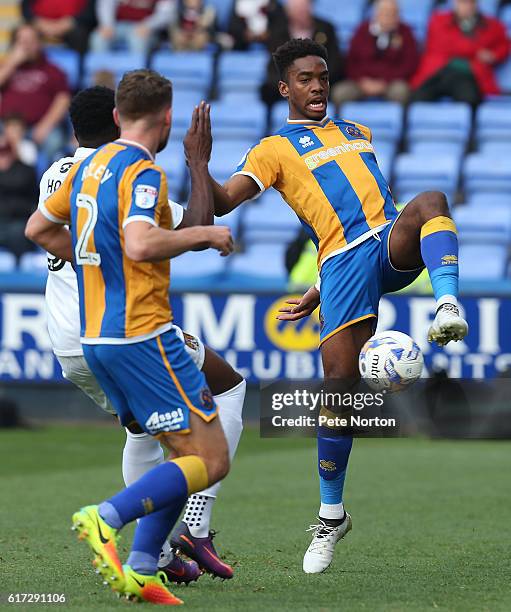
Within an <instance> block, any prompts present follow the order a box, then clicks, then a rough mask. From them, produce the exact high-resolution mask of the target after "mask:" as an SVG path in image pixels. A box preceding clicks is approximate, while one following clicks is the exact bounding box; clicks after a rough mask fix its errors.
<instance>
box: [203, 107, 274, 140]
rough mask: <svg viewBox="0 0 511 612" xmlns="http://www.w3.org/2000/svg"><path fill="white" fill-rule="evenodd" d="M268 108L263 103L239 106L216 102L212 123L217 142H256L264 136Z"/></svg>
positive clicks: (212, 111)
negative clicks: (223, 140) (244, 140)
mask: <svg viewBox="0 0 511 612" xmlns="http://www.w3.org/2000/svg"><path fill="white" fill-rule="evenodd" d="M266 114H267V111H266V106H265V105H264V104H263V103H262V102H258V103H257V104H255V103H254V104H252V105H251V106H239V105H238V104H236V103H234V104H232V103H229V102H222V101H220V102H215V103H213V105H212V108H211V121H212V124H213V134H214V136H215V140H218V139H237V140H239V139H243V138H245V139H250V140H253V141H254V144H255V142H257V141H258V140H259V138H261V137H262V136H263V134H264V130H265V127H266Z"/></svg>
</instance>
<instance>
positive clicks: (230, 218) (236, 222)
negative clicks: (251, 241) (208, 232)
mask: <svg viewBox="0 0 511 612" xmlns="http://www.w3.org/2000/svg"><path fill="white" fill-rule="evenodd" d="M243 210H244V208H243V206H238V208H235V209H234V210H233V211H232V212H230V213H229V214H228V215H225V216H223V217H217V218H216V219H215V225H225V226H227V227H229V228H230V229H231V233H232V236H233V238H234V240H235V242H237V241H239V240H240V239H241V228H240V219H241V217H242V214H243Z"/></svg>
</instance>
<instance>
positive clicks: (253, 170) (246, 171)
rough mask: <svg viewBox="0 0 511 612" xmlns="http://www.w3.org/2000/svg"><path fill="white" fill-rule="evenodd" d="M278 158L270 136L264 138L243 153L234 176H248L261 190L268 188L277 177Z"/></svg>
mask: <svg viewBox="0 0 511 612" xmlns="http://www.w3.org/2000/svg"><path fill="white" fill-rule="evenodd" d="M278 171H279V158H278V155H277V152H276V150H275V147H274V146H273V144H272V143H271V142H270V138H264V139H263V140H261V142H260V143H259V144H257V145H255V147H252V148H251V149H249V150H248V151H247V153H246V154H245V155H244V157H243V158H242V160H241V161H240V163H239V164H238V167H237V168H236V171H235V172H234V176H236V175H237V174H242V175H244V176H249V177H250V178H252V179H253V180H254V181H255V182H256V183H257V186H258V187H259V189H260V190H261V191H265V190H266V189H269V188H270V187H271V186H272V185H273V184H274V183H275V182H276V181H277V178H278Z"/></svg>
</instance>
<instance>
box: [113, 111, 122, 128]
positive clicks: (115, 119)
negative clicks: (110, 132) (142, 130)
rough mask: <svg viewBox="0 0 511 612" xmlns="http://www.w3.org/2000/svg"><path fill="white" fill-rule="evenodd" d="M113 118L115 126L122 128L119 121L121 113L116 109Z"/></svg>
mask: <svg viewBox="0 0 511 612" xmlns="http://www.w3.org/2000/svg"><path fill="white" fill-rule="evenodd" d="M113 116H114V122H115V125H116V126H117V127H121V123H120V121H119V111H118V110H117V108H114V110H113Z"/></svg>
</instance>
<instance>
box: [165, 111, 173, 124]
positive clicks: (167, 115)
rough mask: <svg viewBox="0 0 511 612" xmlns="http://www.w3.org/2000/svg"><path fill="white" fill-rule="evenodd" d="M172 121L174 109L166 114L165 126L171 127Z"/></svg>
mask: <svg viewBox="0 0 511 612" xmlns="http://www.w3.org/2000/svg"><path fill="white" fill-rule="evenodd" d="M171 121H172V107H170V108H169V109H168V111H167V112H166V113H165V125H167V126H168V125H170V124H171Z"/></svg>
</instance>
